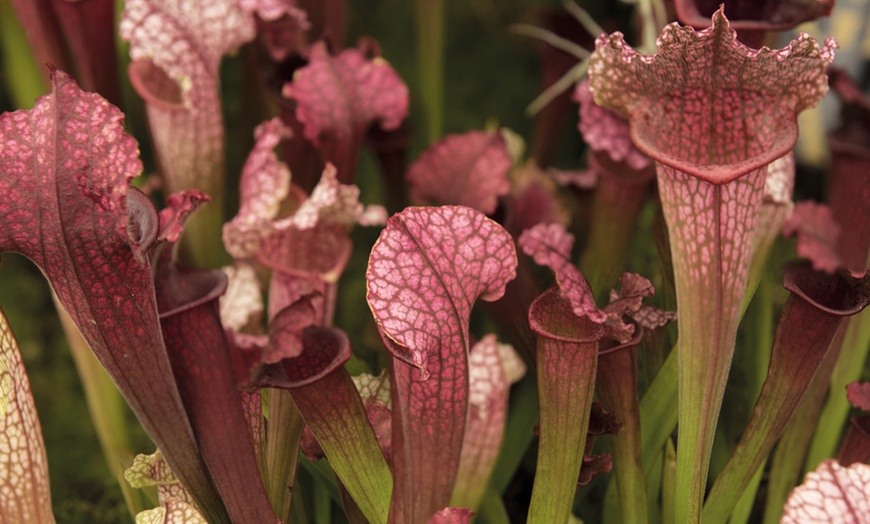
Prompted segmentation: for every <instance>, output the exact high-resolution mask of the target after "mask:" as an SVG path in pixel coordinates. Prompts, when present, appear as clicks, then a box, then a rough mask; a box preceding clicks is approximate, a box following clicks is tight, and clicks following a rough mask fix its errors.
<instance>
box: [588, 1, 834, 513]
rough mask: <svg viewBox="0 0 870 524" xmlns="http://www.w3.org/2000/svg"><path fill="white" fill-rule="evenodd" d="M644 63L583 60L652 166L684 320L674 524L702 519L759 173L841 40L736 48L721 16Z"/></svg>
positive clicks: (683, 33)
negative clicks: (650, 160) (821, 43)
mask: <svg viewBox="0 0 870 524" xmlns="http://www.w3.org/2000/svg"><path fill="white" fill-rule="evenodd" d="M658 44H659V50H658V52H657V53H656V54H655V55H653V56H643V55H640V54H639V53H637V51H635V50H633V49H631V48H630V47H629V46H628V45H627V44H626V43H625V41H624V39H623V37H622V35H621V34H619V33H616V34H613V35H610V36H607V35H602V36H600V37H599V38H598V40H597V41H596V51H595V53H594V54H593V56H592V57H591V59H590V67H589V81H590V87H591V89H592V91H593V94H594V96H595V101H596V102H597V103H598V104H600V105H602V106H604V107H608V108H611V109H614V110H616V111H618V112H620V113H622V114H623V115H625V116H626V117H627V118H628V119H629V124H630V127H631V135H632V139H633V141H634V143H635V145H636V146H637V147H638V149H640V150H641V151H643V152H644V153H646V154H647V155H648V156H650V157H652V158H653V159H654V160H656V161H657V172H658V182H659V194H660V196H661V199H662V207H663V209H664V214H665V219H666V222H667V224H668V229H669V234H670V239H671V241H670V245H671V250H672V259H673V261H674V275H675V282H676V288H677V301H678V313H679V328H680V334H679V339H680V342H679V348H678V350H679V352H680V387H679V397H680V400H679V402H680V421H679V424H680V433H679V441H678V445H677V447H678V448H679V449H680V453H679V454H678V455H677V478H678V481H677V483H676V485H677V492H676V501H677V503H676V507H675V510H676V513H675V515H676V516H675V518H676V520H677V521H693V520H696V519H697V518H698V514H699V513H700V510H701V504H702V502H703V501H702V498H703V497H702V494H703V486H704V485H705V484H706V480H707V479H706V476H707V473H708V464H709V457H710V452H711V449H712V444H713V435H714V432H715V427H716V424H717V421H718V415H719V410H720V408H721V405H722V398H723V396H724V390H725V385H726V382H727V376H728V371H729V368H730V365H731V357H732V355H733V352H734V345H735V342H736V333H737V327H738V324H739V318H740V310H741V305H742V303H743V299H744V294H745V291H746V288H747V284H748V273H749V263H750V261H751V255H752V240H753V239H752V233H753V231H754V230H755V227H756V224H757V220H758V213H759V209H760V207H761V201H762V197H763V185H764V179H765V176H766V170H767V168H766V166H767V165H768V164H770V163H771V162H773V161H774V160H776V159H778V158H780V157H782V156H783V155H785V154H786V153H788V152H789V151H790V150H791V148H792V147H793V146H794V143H795V141H796V139H797V114H798V113H799V112H800V111H801V110H803V109H806V108H808V107H811V106H813V105H815V104H816V103H817V102H818V100H819V99H820V98H821V97H822V96H823V95H824V94H825V92H826V91H827V77H826V75H825V68H826V67H827V65H828V64H829V63H830V62H831V61H832V60H833V50H834V48H835V47H836V42H835V41H834V40H833V39H829V40H828V41H827V42H826V43H825V45H824V46H820V45H819V44H818V43H817V42H816V41H815V40H813V39H812V38H811V37H809V36H808V35H805V34H802V35H800V36H799V37H798V39H797V40H795V41H793V42H792V43H791V44H789V45H788V46H787V47H785V48H784V49H781V50H770V49H768V48H766V47H765V48H762V49H760V50H754V49H750V48H747V47H746V46H744V45H743V44H740V43H739V42H737V41H736V39H735V33H734V31H733V29H731V27H730V26H729V24H728V20H727V19H726V18H725V15H724V14H723V10H722V9H721V8H720V9H719V10H718V11H717V12H716V13H715V14H714V15H713V25H712V27H710V28H709V29H705V30H703V31H701V32H697V33H696V32H695V31H694V30H693V29H691V28H684V27H680V26H679V25H677V24H671V25H669V26H667V27H666V28H665V29H664V31H663V32H662V35H661V36H660V37H659V39H658Z"/></svg>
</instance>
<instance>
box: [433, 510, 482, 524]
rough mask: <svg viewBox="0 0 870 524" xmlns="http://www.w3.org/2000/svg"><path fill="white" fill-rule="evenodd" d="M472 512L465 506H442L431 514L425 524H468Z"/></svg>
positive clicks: (472, 514)
mask: <svg viewBox="0 0 870 524" xmlns="http://www.w3.org/2000/svg"><path fill="white" fill-rule="evenodd" d="M472 517H474V512H473V511H471V510H470V509H466V508H444V509H442V510H441V511H439V512H438V513H436V514H434V515H432V518H430V519H429V520H428V521H426V522H427V524H469V523H470V522H471V519H472Z"/></svg>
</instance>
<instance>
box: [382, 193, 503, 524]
mask: <svg viewBox="0 0 870 524" xmlns="http://www.w3.org/2000/svg"><path fill="white" fill-rule="evenodd" d="M516 265H517V259H516V254H515V251H514V247H513V240H512V239H511V236H510V235H509V234H508V233H507V231H505V230H504V229H502V228H501V227H500V226H498V224H496V223H495V222H492V221H491V220H489V219H487V218H486V217H485V216H484V215H483V214H482V213H480V212H478V211H475V210H473V209H470V208H467V207H461V206H445V207H439V208H408V209H406V210H404V211H402V212H401V213H398V214H396V215H393V217H391V218H390V220H389V221H388V222H387V227H386V228H385V229H384V230H383V231H382V232H381V236H380V238H379V239H378V242H377V243H376V244H375V246H374V248H373V249H372V254H371V256H370V257H369V266H368V270H367V272H366V280H367V283H368V293H367V295H366V299H367V301H368V303H369V307H370V308H371V310H372V313H373V314H374V317H375V322H376V323H377V325H378V327H379V329H380V331H381V338H382V339H383V340H384V342H385V344H386V345H387V348H388V349H389V350H390V352H391V353H392V355H393V356H394V357H395V360H394V362H393V368H392V369H393V374H392V381H393V390H392V393H393V416H394V418H393V447H394V449H393V467H394V472H395V476H396V486H397V490H396V493H394V496H393V506H392V509H391V515H392V516H391V518H392V519H398V520H399V521H405V520H408V521H425V520H426V519H427V518H428V517H429V516H431V515H432V514H433V513H434V512H435V511H437V509H438V508H442V507H444V506H445V505H447V504H448V503H449V499H450V494H451V492H452V489H453V482H454V479H455V475H456V470H457V468H458V467H459V459H460V451H461V445H462V438H463V433H464V430H465V423H466V418H467V411H468V352H469V343H468V322H469V315H470V314H471V307H472V305H473V304H474V302H475V301H476V300H477V299H478V298H482V299H484V300H489V301H492V300H495V299H498V298H499V297H500V296H502V294H503V293H504V288H505V285H506V284H507V282H509V281H510V280H511V279H513V278H514V276H515V271H516ZM407 364H410V365H411V366H414V367H416V368H417V371H412V368H411V367H410V366H408V365H407ZM435 468H437V469H438V471H439V472H440V474H439V475H430V474H428V473H427V472H431V471H433V470H434V469H435Z"/></svg>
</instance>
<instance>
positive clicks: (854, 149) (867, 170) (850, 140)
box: [827, 70, 870, 271]
mask: <svg viewBox="0 0 870 524" xmlns="http://www.w3.org/2000/svg"><path fill="white" fill-rule="evenodd" d="M831 87H832V88H833V90H834V92H835V93H837V95H838V96H839V97H840V99H841V100H842V102H843V107H842V111H841V120H842V125H841V126H840V127H838V128H837V129H836V130H834V131H833V132H831V133H830V134H829V135H828V144H829V145H830V148H831V165H830V168H829V171H828V176H827V179H828V190H827V195H828V203H829V204H830V206H831V211H832V213H833V215H834V220H836V221H837V223H838V224H840V226H841V227H843V228H844V230H843V234H842V235H841V237H840V248H839V253H840V254H841V255H842V257H843V261H844V262H845V264H846V267H847V268H848V269H851V270H856V271H862V270H864V269H865V268H866V265H867V264H866V263H867V251H868V248H870V225H868V224H870V216H868V214H870V99H868V98H867V97H866V96H864V94H863V93H862V92H861V89H860V87H859V86H858V85H857V84H856V83H855V81H854V80H852V79H851V78H849V77H848V76H847V75H846V73H844V72H841V71H835V70H832V71H831Z"/></svg>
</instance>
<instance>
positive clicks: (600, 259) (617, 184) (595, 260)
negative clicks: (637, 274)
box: [580, 154, 654, 298]
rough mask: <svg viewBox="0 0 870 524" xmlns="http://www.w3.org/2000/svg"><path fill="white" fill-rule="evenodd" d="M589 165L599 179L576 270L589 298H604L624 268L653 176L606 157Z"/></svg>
mask: <svg viewBox="0 0 870 524" xmlns="http://www.w3.org/2000/svg"><path fill="white" fill-rule="evenodd" d="M590 164H591V165H593V166H594V169H596V170H597V171H598V172H599V179H598V188H597V189H596V190H595V198H594V200H593V202H592V219H591V227H590V231H589V240H588V242H587V245H586V250H585V251H584V252H583V256H582V258H581V259H580V269H581V270H582V271H583V274H584V275H585V276H586V278H587V280H588V281H589V285H590V286H591V287H592V294H593V296H595V297H598V298H602V297H607V296H608V294H609V293H610V289H611V288H612V287H613V286H614V285H615V284H616V281H617V279H618V278H619V275H620V274H622V270H623V268H624V267H625V255H626V253H627V252H628V246H629V244H630V243H631V239H632V237H633V236H634V232H635V230H636V229H637V219H638V216H639V215H640V210H641V207H642V206H643V203H644V200H645V198H646V195H647V186H648V183H649V182H650V180H651V179H652V177H653V176H654V173H653V172H652V168H650V169H648V170H646V171H644V172H640V173H638V172H635V171H633V170H631V169H629V168H627V167H626V166H624V165H622V164H620V163H616V162H613V161H612V160H610V159H609V157H608V156H607V154H596V155H593V156H591V157H590Z"/></svg>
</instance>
